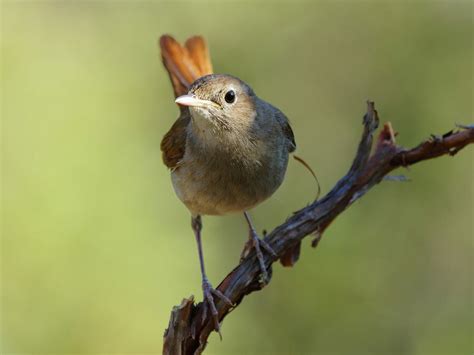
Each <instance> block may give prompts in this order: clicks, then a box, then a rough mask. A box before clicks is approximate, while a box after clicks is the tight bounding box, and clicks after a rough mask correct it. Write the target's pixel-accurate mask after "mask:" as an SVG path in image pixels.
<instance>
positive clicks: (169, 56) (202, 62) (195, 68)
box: [160, 35, 212, 97]
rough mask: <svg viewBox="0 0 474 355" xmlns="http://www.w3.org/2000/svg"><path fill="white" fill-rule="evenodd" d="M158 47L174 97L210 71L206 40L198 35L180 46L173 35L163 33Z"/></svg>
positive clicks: (181, 93)
mask: <svg viewBox="0 0 474 355" xmlns="http://www.w3.org/2000/svg"><path fill="white" fill-rule="evenodd" d="M160 48H161V57H162V59H163V64H164V66H165V68H166V70H167V71H168V73H169V75H170V79H171V83H172V85H173V89H174V94H175V96H176V97H177V96H180V95H184V94H186V93H187V92H188V90H189V87H190V86H191V84H192V83H193V82H194V81H195V80H196V79H198V78H200V77H201V76H203V75H206V74H211V73H212V64H211V61H210V57H209V52H208V50H207V46H206V42H205V41H204V39H203V38H202V37H200V36H194V37H191V38H189V39H188V40H187V41H186V44H185V45H184V46H182V45H181V44H179V43H178V42H177V41H176V40H175V39H174V38H173V37H171V36H169V35H163V36H161V38H160Z"/></svg>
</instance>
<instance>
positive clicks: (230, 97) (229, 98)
mask: <svg viewBox="0 0 474 355" xmlns="http://www.w3.org/2000/svg"><path fill="white" fill-rule="evenodd" d="M224 100H225V102H227V103H228V104H231V103H233V102H234V101H235V91H234V90H229V91H227V92H226V93H225V96H224Z"/></svg>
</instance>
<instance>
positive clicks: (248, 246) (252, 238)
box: [240, 229, 278, 283]
mask: <svg viewBox="0 0 474 355" xmlns="http://www.w3.org/2000/svg"><path fill="white" fill-rule="evenodd" d="M252 248H254V249H255V253H256V254H257V259H258V263H259V264H260V271H261V273H262V279H263V283H267V281H268V272H267V268H266V266H265V260H264V258H263V253H262V249H265V251H267V252H268V253H269V254H270V255H271V256H272V257H274V258H277V257H278V255H277V254H276V253H275V251H274V250H273V249H272V247H271V246H270V245H269V244H268V243H267V242H266V241H265V240H263V239H260V238H259V237H258V235H257V233H256V232H255V230H253V229H250V232H249V240H248V241H247V243H245V246H244V249H243V250H242V253H241V254H240V260H242V259H243V258H245V257H246V256H247V255H248V254H249V253H250V251H251V250H252Z"/></svg>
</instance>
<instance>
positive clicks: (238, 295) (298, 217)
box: [163, 101, 474, 355]
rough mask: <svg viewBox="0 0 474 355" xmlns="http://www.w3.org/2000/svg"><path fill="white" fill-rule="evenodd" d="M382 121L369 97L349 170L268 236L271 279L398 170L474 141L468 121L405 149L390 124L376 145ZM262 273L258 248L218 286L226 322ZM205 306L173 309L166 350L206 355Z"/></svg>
mask: <svg viewBox="0 0 474 355" xmlns="http://www.w3.org/2000/svg"><path fill="white" fill-rule="evenodd" d="M378 122H379V119H378V115H377V111H376V110H375V107H374V103H373V102H370V101H369V102H367V113H366V114H365V116H364V120H363V123H364V131H363V134H362V138H361V141H360V143H359V147H358V149H357V153H356V156H355V158H354V161H353V163H352V166H351V168H350V169H349V171H348V173H347V174H346V175H345V176H344V177H342V178H341V179H340V180H339V181H338V182H337V183H336V185H335V186H334V187H333V188H332V189H331V191H329V193H327V194H326V195H325V196H324V197H322V198H321V199H320V200H318V201H315V202H313V203H312V204H310V205H309V206H307V207H305V208H303V209H301V210H299V211H297V212H295V214H294V215H293V216H291V217H290V218H289V219H287V220H286V221H285V222H284V223H283V224H281V225H280V226H278V227H277V228H275V229H274V230H273V231H272V232H271V233H269V234H268V235H267V236H266V237H265V241H266V242H267V243H268V244H269V245H270V246H271V247H272V249H273V250H274V251H275V252H276V253H277V255H278V257H277V258H273V257H271V256H270V255H267V254H265V265H266V267H267V268H268V273H269V275H270V277H271V267H272V264H273V263H274V262H275V261H277V260H278V258H279V257H281V256H282V255H284V254H285V252H287V251H288V250H291V249H292V248H295V247H296V246H298V244H299V243H300V242H301V240H302V239H303V238H304V237H306V236H308V235H314V236H315V237H314V239H313V242H312V246H313V247H316V246H317V244H318V242H319V241H320V240H321V237H322V235H323V232H324V231H325V229H326V228H327V227H328V226H329V224H330V223H331V222H332V221H333V220H334V219H335V218H336V217H337V216H338V215H339V214H340V213H341V212H343V211H344V210H345V209H346V208H347V207H349V206H350V205H351V204H352V203H353V202H354V201H356V200H357V199H359V198H361V197H362V196H363V195H364V194H365V193H366V192H367V191H369V190H370V189H371V188H372V187H373V186H374V185H376V184H378V183H379V182H380V181H382V180H384V178H385V177H386V176H387V174H388V173H390V172H391V171H393V170H394V169H396V168H398V167H406V166H409V165H412V164H415V163H418V162H420V161H423V160H428V159H432V158H436V157H439V156H442V155H451V156H453V155H455V154H456V153H457V152H459V151H460V150H461V149H463V148H464V147H465V146H466V145H468V144H471V143H474V126H473V125H468V126H458V128H459V130H458V131H450V132H448V133H446V134H444V135H442V136H432V137H431V138H430V139H428V140H426V141H424V142H422V143H421V144H419V145H418V146H416V147H414V148H412V149H405V148H402V147H400V146H397V145H396V142H395V136H396V133H395V132H394V131H393V129H392V126H391V124H390V123H389V122H387V123H385V124H384V126H383V128H382V130H381V132H380V133H379V135H378V137H377V140H376V143H375V147H374V148H372V145H373V133H374V132H375V130H376V129H377V126H378ZM372 149H373V152H372V154H371V150H372ZM397 180H400V179H397ZM259 275H260V266H259V263H258V261H257V258H256V256H255V252H254V251H252V252H250V253H249V255H247V257H245V258H244V259H243V260H242V261H241V263H240V264H239V265H237V266H236V267H235V268H234V270H232V271H231V272H230V273H229V274H228V275H227V276H226V277H225V278H224V280H223V281H222V282H221V283H220V285H219V286H218V289H219V290H220V291H221V292H222V293H224V294H225V295H226V296H227V297H229V298H230V299H231V300H232V302H234V304H235V305H234V307H230V306H228V305H227V304H225V303H224V302H221V301H220V300H218V299H216V300H215V301H216V306H217V309H218V312H219V319H220V321H222V320H223V319H224V317H226V316H227V314H229V312H230V311H231V310H232V309H233V308H236V307H237V306H238V305H239V304H240V302H241V301H242V299H243V298H244V297H245V296H246V295H248V294H249V293H252V292H254V291H257V290H260V289H262V288H263V287H264V286H265V284H264V283H262V282H261V280H260V278H259V277H260V276H259ZM203 309H204V307H203V304H202V303H198V304H197V305H194V298H193V296H191V297H190V298H188V299H184V300H183V302H182V303H181V305H180V306H176V307H174V308H173V311H172V312H171V319H170V323H169V326H168V329H167V330H166V332H165V336H164V346H163V353H164V354H173V355H180V354H201V353H202V351H203V350H204V348H205V346H206V344H207V339H208V337H209V335H210V333H211V332H212V331H213V330H214V326H213V323H212V320H211V319H210V317H204V316H203Z"/></svg>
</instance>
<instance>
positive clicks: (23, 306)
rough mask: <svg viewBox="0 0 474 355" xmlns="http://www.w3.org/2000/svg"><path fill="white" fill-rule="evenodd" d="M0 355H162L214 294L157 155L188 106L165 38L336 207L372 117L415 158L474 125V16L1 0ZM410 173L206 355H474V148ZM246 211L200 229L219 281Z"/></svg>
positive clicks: (234, 253) (242, 4) (273, 202)
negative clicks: (277, 125) (191, 57)
mask: <svg viewBox="0 0 474 355" xmlns="http://www.w3.org/2000/svg"><path fill="white" fill-rule="evenodd" d="M1 11H2V17H1V19H2V27H1V35H2V36H1V37H2V38H1V39H2V47H1V62H2V63H1V65H2V78H1V85H2V126H3V127H2V149H1V153H2V174H1V175H2V244H1V247H2V254H1V266H2V274H1V276H2V278H1V292H2V303H1V305H2V307H1V311H2V313H1V321H2V327H1V328H2V330H1V352H2V353H3V354H16V353H37V354H43V353H44V354H46V353H55V354H66V353H76V354H105V353H108V354H118V353H130V354H141V353H160V351H161V347H162V335H163V331H164V329H165V328H166V326H167V323H168V317H169V315H170V310H171V308H172V306H173V305H176V304H178V303H179V302H180V301H181V299H182V298H183V297H186V296H189V295H191V294H194V295H196V296H197V299H198V300H200V299H201V289H200V286H201V283H200V275H199V268H198V258H197V252H196V246H195V242H194V239H193V234H192V232H191V229H190V226H189V222H190V216H189V213H188V212H187V210H186V209H185V207H184V206H183V205H182V204H181V203H180V202H179V200H178V199H177V198H176V197H175V194H174V192H173V189H172V187H171V183H170V179H169V172H168V171H167V169H166V168H165V167H164V166H163V165H162V163H161V157H160V149H159V143H160V140H161V137H162V136H163V134H164V133H165V132H166V131H167V129H168V128H169V127H170V125H171V124H172V122H173V121H174V119H175V117H176V116H177V113H178V110H177V108H176V106H175V104H174V103H173V96H172V89H171V85H170V83H169V79H168V76H167V75H166V73H165V71H164V69H163V67H162V65H161V62H160V59H159V54H158V49H157V45H156V43H157V39H158V37H159V36H160V35H161V34H163V33H171V34H173V35H175V36H176V37H177V38H178V39H179V40H184V39H186V38H187V37H188V36H190V35H193V34H202V35H204V36H205V37H206V38H207V40H208V42H209V46H210V49H211V53H212V58H213V62H214V67H215V70H216V71H217V72H221V73H232V74H234V75H236V76H238V77H240V78H242V79H243V80H245V81H246V82H248V83H249V84H250V85H251V86H252V87H253V88H254V90H255V91H256V92H257V94H259V95H260V96H261V97H263V98H265V99H267V100H268V101H270V102H272V103H274V104H275V105H276V106H278V107H279V108H280V109H282V111H283V112H285V113H286V114H287V115H288V116H289V117H290V119H291V121H292V125H293V129H294V131H295V135H296V139H297V143H298V152H299V155H301V156H302V157H304V158H305V159H306V160H307V161H308V162H309V163H310V164H311V165H312V166H313V167H314V169H315V170H316V172H317V173H318V176H319V179H320V181H321V184H322V187H323V190H324V191H325V192H327V191H328V190H329V189H330V187H331V186H332V185H333V184H334V183H335V182H336V181H337V180H338V178H339V177H341V176H342V175H343V174H344V173H345V171H346V170H347V169H348V167H349V165H350V163H351V161H352V158H353V155H354V152H355V148H356V145H357V142H358V139H359V137H360V134H361V128H362V127H361V117H362V115H363V113H364V110H365V100H366V99H367V98H371V99H373V100H375V101H376V104H377V107H378V109H379V112H380V116H381V118H382V120H389V121H391V122H392V123H393V125H394V127H395V129H396V130H397V131H399V132H400V135H399V137H398V142H399V143H400V144H402V145H404V146H412V145H415V144H417V143H418V142H420V141H421V140H422V139H425V138H427V137H428V136H429V134H431V133H444V132H446V131H448V130H450V129H451V128H453V126H454V123H456V122H459V123H469V122H472V119H473V113H472V102H473V96H472V95H473V93H472V80H473V77H472V74H473V67H472V63H473V58H472V57H473V51H472V49H473V48H472V43H473V42H472V36H473V28H472V27H473V8H472V2H471V1H466V2H460V1H445V2H436V3H435V2H410V1H390V2H381V1H378V2H370V1H369V2H356V1H342V2H315V3H311V2H297V1H295V2H290V1H288V2H274V3H273V2H261V1H260V2H256V1H255V2H253V1H232V2H218V1H213V2H172V1H170V2H161V1H159V2H151V1H74V2H72V1H71V2H68V1H64V2H61V1H55V2H53V1H2V8H1ZM398 173H403V174H406V175H407V176H408V177H409V178H410V180H411V181H410V182H408V183H397V182H384V183H383V184H381V185H379V186H377V187H376V188H375V189H373V190H372V191H371V192H370V193H369V194H368V195H367V196H365V197H364V198H363V199H362V200H360V201H359V202H357V203H356V204H355V205H353V206H352V207H351V208H350V209H349V210H348V211H347V212H345V213H344V214H343V215H341V216H340V217H339V218H338V219H337V221H336V222H335V223H334V224H333V225H332V226H331V227H330V228H329V229H328V230H327V232H326V233H325V236H324V239H323V241H322V242H321V244H320V246H319V247H318V249H316V250H313V249H311V248H310V247H309V240H308V241H306V243H305V244H304V247H303V251H302V257H301V260H300V262H299V263H298V264H297V265H296V267H295V268H294V269H284V268H282V267H281V266H279V265H276V266H275V267H274V277H273V280H272V283H271V284H270V285H269V286H268V287H267V288H265V289H264V290H263V291H262V292H259V293H254V294H252V295H251V296H250V297H248V298H246V299H245V300H244V302H243V304H242V305H241V306H240V307H239V308H238V309H237V311H235V312H233V313H232V314H231V315H230V316H229V317H228V318H227V319H226V320H225V322H224V325H223V329H222V331H223V335H224V340H223V341H222V342H221V341H219V338H218V336H216V335H215V334H213V335H212V336H211V338H210V343H209V346H208V350H207V353H208V354H330V355H335V354H360V355H363V354H380V355H385V354H420V355H426V354H430V355H436V354H440V355H446V354H449V355H457V354H459V355H460V354H469V353H472V351H473V347H472V336H473V323H472V322H473V298H472V282H473V268H472V267H473V264H472V260H473V222H472V221H473V217H474V216H473V181H474V179H473V177H474V176H473V151H472V148H471V147H469V148H468V149H466V151H463V152H461V153H460V154H459V155H458V156H456V157H455V158H454V159H452V158H448V157H443V158H441V159H436V160H434V161H430V162H425V163H422V164H419V165H416V166H414V167H412V168H410V169H409V170H405V171H400V172H398ZM314 194H315V186H314V182H313V180H312V178H311V176H310V175H309V174H308V173H307V172H306V171H305V169H304V168H302V167H301V166H300V165H299V164H297V163H295V162H291V163H290V166H289V169H288V173H287V178H286V181H285V183H284V184H283V186H282V187H281V188H280V189H279V191H278V192H277V193H276V194H275V195H274V197H273V198H271V199H270V200H269V201H268V202H266V203H264V204H262V205H261V206H259V207H258V208H256V209H255V210H254V211H252V216H253V218H254V221H255V223H256V225H257V226H258V229H259V230H262V229H264V228H265V229H267V230H271V229H272V228H274V227H275V226H276V225H278V224H279V223H280V222H282V221H283V220H284V219H285V218H286V217H287V216H288V215H290V214H291V213H292V211H295V210H297V209H298V208H300V207H302V206H304V205H305V204H306V203H308V202H310V201H311V199H312V197H313V196H314ZM246 237H247V234H246V226H245V223H244V220H243V218H242V217H241V216H228V217H221V218H216V217H207V218H205V219H204V252H205V259H206V263H207V269H208V273H209V277H210V279H211V281H212V282H213V283H214V284H215V285H217V284H218V283H219V281H220V280H221V279H222V278H223V277H224V276H225V275H226V274H227V273H228V272H229V271H230V270H231V269H232V268H233V266H234V265H236V263H237V261H238V257H239V254H240V250H241V248H242V246H243V244H244V242H245V240H246Z"/></svg>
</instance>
